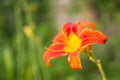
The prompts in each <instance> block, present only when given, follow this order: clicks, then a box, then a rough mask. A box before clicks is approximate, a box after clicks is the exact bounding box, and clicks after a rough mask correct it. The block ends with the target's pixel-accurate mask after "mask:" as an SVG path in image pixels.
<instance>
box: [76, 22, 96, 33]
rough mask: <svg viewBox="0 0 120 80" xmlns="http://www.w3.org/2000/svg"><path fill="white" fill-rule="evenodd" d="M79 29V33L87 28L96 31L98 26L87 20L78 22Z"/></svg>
mask: <svg viewBox="0 0 120 80" xmlns="http://www.w3.org/2000/svg"><path fill="white" fill-rule="evenodd" d="M78 27H79V28H78V29H79V33H80V32H81V31H82V30H83V29H85V28H91V29H93V30H94V29H95V27H96V25H95V23H93V22H89V21H87V20H85V21H82V22H78Z"/></svg>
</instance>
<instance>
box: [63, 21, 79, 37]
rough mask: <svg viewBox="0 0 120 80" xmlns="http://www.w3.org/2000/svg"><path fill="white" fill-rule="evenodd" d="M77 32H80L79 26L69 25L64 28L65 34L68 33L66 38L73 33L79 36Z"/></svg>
mask: <svg viewBox="0 0 120 80" xmlns="http://www.w3.org/2000/svg"><path fill="white" fill-rule="evenodd" d="M77 31H78V29H77V24H72V23H67V24H65V25H64V27H63V32H64V33H66V36H69V34H71V32H73V33H76V34H77Z"/></svg>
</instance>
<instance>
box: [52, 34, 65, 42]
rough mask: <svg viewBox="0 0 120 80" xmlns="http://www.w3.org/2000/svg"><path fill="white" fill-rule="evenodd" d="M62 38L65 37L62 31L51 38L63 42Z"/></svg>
mask: <svg viewBox="0 0 120 80" xmlns="http://www.w3.org/2000/svg"><path fill="white" fill-rule="evenodd" d="M64 39H65V36H64V35H63V34H62V33H58V34H57V35H56V36H55V38H54V39H53V42H63V41H64Z"/></svg>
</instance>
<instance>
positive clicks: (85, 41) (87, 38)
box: [80, 29, 107, 46]
mask: <svg viewBox="0 0 120 80" xmlns="http://www.w3.org/2000/svg"><path fill="white" fill-rule="evenodd" d="M80 37H81V39H82V44H81V46H87V45H91V44H96V43H99V44H104V43H105V42H106V40H107V36H105V35H104V34H102V33H101V32H99V31H94V30H92V29H84V30H83V31H82V32H81V34H80Z"/></svg>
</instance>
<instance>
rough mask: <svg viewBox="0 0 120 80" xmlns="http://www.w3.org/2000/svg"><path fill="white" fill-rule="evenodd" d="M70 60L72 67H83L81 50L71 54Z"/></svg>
mask: <svg viewBox="0 0 120 80" xmlns="http://www.w3.org/2000/svg"><path fill="white" fill-rule="evenodd" d="M68 62H69V64H70V67H71V68H72V69H82V65H81V62H80V58H79V52H75V53H71V54H69V57H68Z"/></svg>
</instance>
